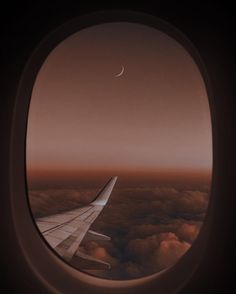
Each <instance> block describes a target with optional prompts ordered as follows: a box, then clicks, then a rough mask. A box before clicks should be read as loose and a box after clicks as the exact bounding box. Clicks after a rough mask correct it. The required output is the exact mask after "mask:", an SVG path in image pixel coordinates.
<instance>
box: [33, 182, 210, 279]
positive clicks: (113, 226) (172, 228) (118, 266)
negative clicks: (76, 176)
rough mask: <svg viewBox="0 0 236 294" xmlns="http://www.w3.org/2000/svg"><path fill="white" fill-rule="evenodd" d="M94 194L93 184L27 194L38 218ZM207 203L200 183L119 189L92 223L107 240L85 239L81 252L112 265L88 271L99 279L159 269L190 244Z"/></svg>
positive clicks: (79, 202)
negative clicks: (109, 239) (78, 187)
mask: <svg viewBox="0 0 236 294" xmlns="http://www.w3.org/2000/svg"><path fill="white" fill-rule="evenodd" d="M96 193H97V190H96V189H92V188H89V189H83V190H82V189H47V190H34V191H30V194H29V196H30V203H31V207H32V210H33V212H34V215H35V216H36V217H37V216H43V215H48V214H53V213H56V212H60V211H64V210H67V209H72V208H75V207H78V206H81V205H85V204H87V203H89V202H90V201H92V200H93V199H94V197H95V195H96ZM207 204H208V189H207V187H204V188H202V187H201V185H199V186H198V187H197V186H195V187H191V186H185V187H180V185H178V186H177V185H172V186H171V185H168V186H167V185H166V186H158V187H150V188H143V187H135V188H132V187H118V188H116V189H114V191H113V193H112V195H111V197H110V199H109V202H108V204H107V206H106V207H105V208H104V210H103V212H102V213H101V214H100V216H99V217H98V218H97V219H96V221H95V222H94V223H93V225H92V227H91V229H93V230H95V231H98V232H101V233H104V234H106V235H109V236H110V237H111V241H99V242H98V241H97V242H93V241H91V240H90V241H89V240H87V241H86V239H84V241H83V242H82V243H81V248H80V250H82V251H84V252H85V253H86V254H89V255H91V256H93V257H95V258H98V259H101V260H103V261H105V262H109V263H110V264H111V266H112V268H111V270H109V271H108V270H107V271H101V270H100V271H94V272H93V274H95V275H97V276H100V277H103V278H107V279H130V278H138V277H142V276H146V275H149V274H152V273H154V272H158V271H159V270H161V269H163V268H166V267H169V266H171V265H172V264H174V263H175V262H177V261H178V259H179V258H180V257H181V256H182V255H183V254H184V253H185V252H186V251H187V250H188V249H189V248H190V246H191V244H192V242H194V240H195V238H196V237H197V235H198V233H199V230H200V227H201V224H202V221H203V217H204V214H205V211H206V208H207ZM74 266H76V267H78V268H80V264H76V265H75V264H74ZM82 270H83V269H82Z"/></svg>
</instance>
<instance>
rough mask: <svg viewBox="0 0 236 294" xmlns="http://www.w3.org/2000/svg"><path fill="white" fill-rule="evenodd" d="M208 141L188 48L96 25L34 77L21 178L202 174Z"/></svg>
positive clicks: (143, 32)
mask: <svg viewBox="0 0 236 294" xmlns="http://www.w3.org/2000/svg"><path fill="white" fill-rule="evenodd" d="M122 66H123V67H124V73H123V74H122V75H121V76H120V77H116V75H117V74H119V73H120V72H121V69H122ZM211 140H212V136H211V122H210V111H209V105H208V97H207V93H206V88H205V85H204V82H203V79H202V77H201V74H200V72H199V69H198V67H197V65H196V63H195V62H194V60H193V59H192V57H191V56H190V55H189V54H188V52H187V51H186V49H185V48H184V47H183V46H182V45H181V44H180V43H178V42H177V41H175V40H174V39H173V38H172V37H169V36H168V35H166V34H165V33H163V32H161V31H159V30H157V29H154V28H151V27H148V26H145V25H141V24H133V23H108V24H100V25H96V26H92V27H89V28H86V29H83V30H81V31H79V32H78V33H75V34H74V35H71V36H70V37H68V38H67V39H65V40H64V41H63V42H61V43H60V44H59V45H58V46H57V47H56V48H55V49H54V50H53V51H52V52H51V53H50V54H49V56H48V57H47V59H46V60H45V62H44V63H43V65H42V67H41V69H40V71H39V73H38V76H37V78H36V81H35V84H34V87H33V92H32V98H31V103H30V109H29V117H28V129H27V146H26V149H27V152H26V160H27V171H28V173H29V174H31V175H32V174H36V175H37V173H38V175H39V174H40V172H41V173H42V172H43V173H45V172H52V173H60V172H61V173H64V174H70V173H71V174H72V173H74V172H78V173H79V172H80V173H86V172H96V171H97V172H105V173H106V172H107V173H108V174H111V173H113V175H116V174H118V175H119V173H122V172H123V173H125V172H132V171H136V172H146V173H155V172H160V171H178V170H191V171H193V170H199V171H203V170H204V171H207V170H208V171H209V170H211V165H212V141H211ZM111 175H112V174H111Z"/></svg>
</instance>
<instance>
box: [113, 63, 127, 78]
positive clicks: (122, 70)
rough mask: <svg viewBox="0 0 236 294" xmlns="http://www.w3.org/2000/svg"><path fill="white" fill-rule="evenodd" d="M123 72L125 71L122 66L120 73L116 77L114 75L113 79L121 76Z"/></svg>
mask: <svg viewBox="0 0 236 294" xmlns="http://www.w3.org/2000/svg"><path fill="white" fill-rule="evenodd" d="M124 71H125V68H124V66H123V65H122V69H121V72H120V73H118V74H117V75H115V77H116V78H118V77H120V76H122V75H123V73H124Z"/></svg>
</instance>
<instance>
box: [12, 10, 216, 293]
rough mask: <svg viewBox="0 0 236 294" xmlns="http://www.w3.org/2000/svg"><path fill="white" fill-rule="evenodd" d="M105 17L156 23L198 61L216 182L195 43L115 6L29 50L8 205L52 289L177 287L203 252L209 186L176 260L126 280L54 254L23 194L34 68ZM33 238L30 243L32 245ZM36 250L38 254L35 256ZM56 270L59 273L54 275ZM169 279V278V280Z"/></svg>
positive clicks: (32, 261) (31, 260) (24, 245)
mask: <svg viewBox="0 0 236 294" xmlns="http://www.w3.org/2000/svg"><path fill="white" fill-rule="evenodd" d="M109 22H133V23H137V24H144V25H147V26H150V27H153V28H156V29H157V30H160V31H162V32H164V33H166V34H167V35H169V36H170V37H172V38H174V39H175V40H176V41H177V42H179V43H180V44H181V45H182V46H183V47H184V49H185V50H186V51H187V52H188V53H189V54H190V55H191V57H192V58H193V60H194V61H195V63H196V66H197V67H198V69H199V70H200V73H201V76H202V78H203V81H204V84H205V88H206V92H207V96H208V103H209V109H210V116H211V129H212V154H213V164H212V174H211V185H212V186H213V184H214V162H215V160H214V159H215V148H214V111H213V99H212V91H211V87H210V81H209V77H208V74H207V70H206V68H205V66H204V63H203V61H202V59H201V57H200V55H199V53H198V51H197V49H196V48H195V47H194V45H193V44H192V43H191V42H190V40H189V39H188V38H187V37H186V36H185V35H184V34H183V33H182V32H180V31H179V30H178V29H177V28H175V27H173V26H172V25H171V24H169V23H166V22H165V21H163V20H161V19H158V18H157V17H154V16H151V15H149V14H144V13H140V12H133V11H117V10H116V11H100V12H94V13H89V14H87V15H84V16H80V17H77V18H74V19H72V20H70V21H67V22H66V23H64V24H62V25H61V26H59V27H58V28H57V29H56V30H54V31H53V32H49V33H48V34H46V36H45V38H44V39H43V41H41V43H40V44H39V45H38V46H37V48H36V49H35V51H34V52H33V54H32V55H31V57H30V59H29V61H28V62H27V64H26V66H25V69H24V72H23V73H22V78H21V81H20V84H19V87H18V93H17V97H16V104H15V109H14V122H13V129H12V140H11V174H10V178H11V183H12V191H11V205H12V214H13V220H14V228H15V233H16V236H17V239H18V242H19V244H20V246H21V249H22V252H23V253H24V256H25V257H26V259H27V261H28V264H29V266H30V267H31V269H32V271H33V272H34V273H35V275H37V276H38V278H39V279H40V280H41V281H42V283H43V284H45V286H46V288H48V289H51V291H53V293H54V292H55V293H57V292H58V291H59V292H60V291H61V290H62V289H63V290H64V291H66V289H68V287H69V288H72V289H75V291H78V290H79V288H80V289H82V290H84V289H86V291H88V293H90V292H89V291H91V293H96V292H97V293H100V292H101V293H102V291H103V290H106V291H107V293H110V292H111V293H112V292H114V287H116V288H117V289H123V290H125V288H127V287H129V289H131V288H132V290H133V291H135V293H142V292H143V291H145V288H146V287H148V288H149V289H151V288H153V289H155V290H159V292H160V293H165V294H168V293H175V292H176V291H177V290H179V289H180V288H182V287H183V286H184V284H185V283H187V281H188V280H189V279H190V278H191V276H192V275H193V273H194V271H195V270H196V268H197V267H198V265H199V263H200V260H201V256H202V254H203V252H204V249H205V247H206V244H207V235H208V232H209V229H210V222H211V210H212V208H211V207H212V202H213V201H212V199H213V195H212V194H213V193H212V191H211V193H210V198H209V203H208V209H207V213H206V217H205V219H204V222H203V225H202V228H201V230H200V233H199V235H198V237H197V239H196V240H195V242H194V243H193V245H192V246H191V248H190V249H189V250H188V251H187V253H186V254H185V255H184V256H183V257H182V258H181V259H180V260H178V262H177V263H176V264H175V265H174V266H172V267H170V268H168V269H166V270H164V271H161V272H159V273H155V274H153V275H150V276H147V277H144V278H139V279H133V280H124V281H123V280H107V279H102V278H98V277H94V276H90V275H88V274H86V273H83V272H80V271H78V270H77V269H75V268H73V267H72V266H71V265H69V264H67V263H66V262H65V261H64V260H63V259H62V258H60V257H59V256H58V255H56V252H55V251H54V250H53V249H51V248H49V245H48V244H46V242H45V240H44V239H43V237H42V235H41V233H40V232H39V230H38V228H37V226H36V224H35V221H34V218H33V215H32V212H31V208H30V204H29V198H28V196H27V194H28V190H27V183H26V160H25V155H26V154H25V152H26V130H27V122H28V111H29V104H30V100H31V94H32V89H33V86H34V82H35V79H36V77H37V73H38V71H39V69H40V67H41V65H42V64H43V63H44V61H45V59H46V58H47V56H48V54H49V53H50V52H51V51H52V50H53V49H54V48H55V47H56V46H57V45H58V44H60V43H61V42H62V41H63V40H64V39H65V38H67V37H68V36H70V35H72V34H73V33H76V32H78V31H80V30H81V29H83V28H86V27H90V26H93V25H96V24H102V23H109ZM22 169H24V172H22ZM23 212H24V213H23ZM29 239H31V240H29ZM32 243H33V245H34V246H31V245H32ZM36 248H37V249H38V250H37V252H35V251H36V250H33V249H36ZM40 256H41V257H42V258H41V259H40V260H39V257H40ZM46 257H47V258H48V259H47V258H46ZM46 259H47V260H46ZM48 265H51V267H52V268H53V271H51V270H50V268H49V267H48ZM47 267H48V268H47ZM190 269H191V270H190ZM55 276H56V277H57V278H55ZM62 278H63V279H65V281H62ZM170 280H171V283H169V282H168V281H170ZM88 285H90V286H91V289H90V290H88V288H87V286H88ZM73 287H74V288H73ZM108 291H110V292H108ZM72 293H74V292H72Z"/></svg>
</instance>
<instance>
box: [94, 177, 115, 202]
mask: <svg viewBox="0 0 236 294" xmlns="http://www.w3.org/2000/svg"><path fill="white" fill-rule="evenodd" d="M117 178H118V177H117V176H116V177H112V178H111V179H110V180H109V181H108V182H107V183H106V185H105V186H104V187H103V188H102V190H101V191H100V192H99V193H98V195H97V197H96V198H95V200H94V201H93V202H92V203H91V204H93V205H102V206H104V205H106V203H107V201H108V199H109V197H110V195H111V192H112V190H113V188H114V185H115V183H116V180H117Z"/></svg>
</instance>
